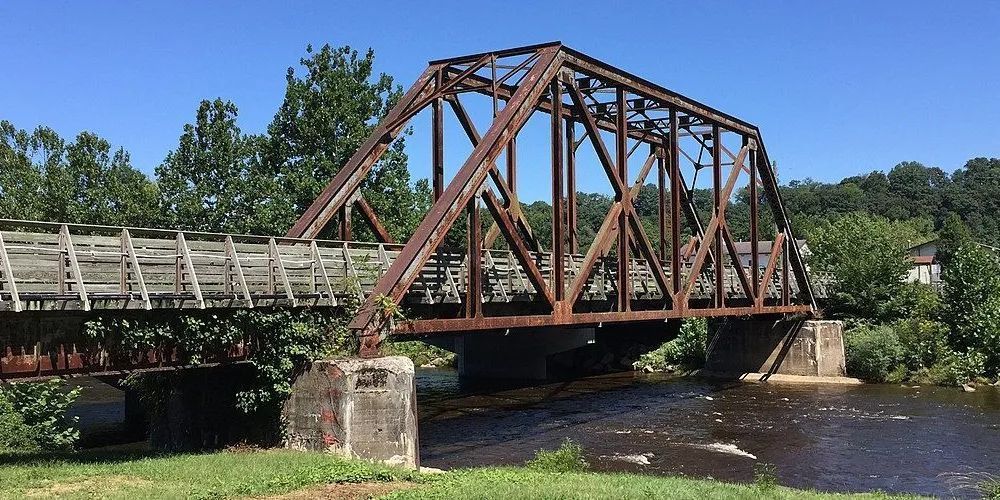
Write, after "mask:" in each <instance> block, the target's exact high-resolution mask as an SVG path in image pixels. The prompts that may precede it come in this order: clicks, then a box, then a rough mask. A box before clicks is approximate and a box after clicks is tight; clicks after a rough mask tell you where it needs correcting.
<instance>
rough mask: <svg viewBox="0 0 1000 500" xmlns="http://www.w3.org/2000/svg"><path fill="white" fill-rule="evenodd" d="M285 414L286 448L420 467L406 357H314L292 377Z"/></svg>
mask: <svg viewBox="0 0 1000 500" xmlns="http://www.w3.org/2000/svg"><path fill="white" fill-rule="evenodd" d="M283 414H284V417H285V420H286V422H287V427H286V432H287V438H286V446H287V447H290V448H296V449H304V450H325V451H332V452H334V453H338V454H341V455H343V456H346V457H352V458H362V459H367V460H377V461H380V462H386V463H391V464H395V465H405V466H407V467H412V468H417V467H419V466H420V457H419V448H418V443H417V397H416V386H415V382H414V371H413V362H412V361H410V359H409V358H406V357H402V356H392V357H385V358H376V359H336V360H326V361H316V362H314V363H312V365H311V366H310V367H309V368H308V369H307V370H306V371H305V372H303V373H302V374H300V375H299V376H298V377H297V378H296V380H295V382H294V383H293V385H292V395H291V397H290V398H289V399H288V401H287V402H286V403H285V407H284V411H283Z"/></svg>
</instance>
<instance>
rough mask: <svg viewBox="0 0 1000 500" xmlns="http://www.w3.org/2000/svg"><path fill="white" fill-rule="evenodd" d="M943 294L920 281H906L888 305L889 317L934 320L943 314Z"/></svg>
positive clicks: (887, 313) (887, 312)
mask: <svg viewBox="0 0 1000 500" xmlns="http://www.w3.org/2000/svg"><path fill="white" fill-rule="evenodd" d="M941 307H942V303H941V294H939V293H938V292H937V290H934V287H932V286H930V285H928V284H925V283H919V282H908V283H904V284H903V285H902V287H901V288H900V289H899V293H897V294H896V295H895V296H894V297H892V299H890V301H889V303H888V304H887V305H886V307H885V309H886V314H885V315H886V316H887V317H889V318H910V319H924V320H933V319H937V318H938V317H939V316H940V315H941Z"/></svg>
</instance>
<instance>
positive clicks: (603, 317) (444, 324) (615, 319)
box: [396, 305, 812, 336]
mask: <svg viewBox="0 0 1000 500" xmlns="http://www.w3.org/2000/svg"><path fill="white" fill-rule="evenodd" d="M811 311H812V309H811V307H810V306H808V305H787V306H784V305H774V306H770V305H767V306H759V307H758V306H748V307H727V308H725V309H719V308H699V309H684V310H680V309H650V310H632V311H627V312H619V311H611V312H569V313H566V314H538V315H530V316H485V317H482V318H475V319H466V318H457V319H426V320H415V321H411V322H406V323H401V324H400V325H399V326H398V328H397V330H396V332H397V333H398V334H400V335H420V336H431V335H437V334H442V333H449V332H473V331H488V330H500V331H505V330H508V329H511V328H538V327H545V326H565V325H580V326H584V325H588V326H597V325H602V324H603V325H608V324H614V323H634V322H638V321H662V320H666V319H675V318H691V317H709V318H711V317H722V316H730V317H733V316H751V315H768V314H773V315H779V314H798V313H809V312H811Z"/></svg>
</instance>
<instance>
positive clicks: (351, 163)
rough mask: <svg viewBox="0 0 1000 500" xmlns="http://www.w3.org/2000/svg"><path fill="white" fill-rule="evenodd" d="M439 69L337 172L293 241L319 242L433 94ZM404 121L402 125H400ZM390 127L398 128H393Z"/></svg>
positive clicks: (294, 229) (414, 89) (430, 72)
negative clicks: (418, 104) (415, 104)
mask: <svg viewBox="0 0 1000 500" xmlns="http://www.w3.org/2000/svg"><path fill="white" fill-rule="evenodd" d="M438 69H440V66H439V65H433V64H432V65H431V66H429V67H428V68H427V69H426V70H424V72H423V74H421V75H420V77H419V78H417V81H416V83H414V84H413V86H412V87H410V89H409V90H408V91H407V92H406V93H405V94H403V97H402V98H401V99H400V100H399V102H398V103H397V104H396V105H395V106H393V108H392V109H391V110H390V111H389V113H388V114H387V115H386V116H385V118H383V119H382V121H381V122H379V124H378V125H377V126H376V127H375V129H374V130H373V131H372V134H371V136H369V138H368V140H366V141H365V142H364V144H362V145H361V147H360V148H358V151H357V152H355V153H354V155H353V156H351V158H350V159H349V160H348V161H347V163H346V164H345V165H344V166H343V167H342V168H341V169H340V171H338V172H337V174H336V175H335V176H334V177H333V180H331V181H330V183H329V184H327V186H326V187H325V188H324V189H323V191H322V192H321V193H320V195H319V196H318V197H317V198H316V200H315V201H313V203H312V204H311V205H310V206H309V208H308V209H306V211H305V213H303V214H302V216H301V217H299V219H298V221H296V222H295V225H293V226H292V228H291V229H290V230H289V231H288V234H287V236H288V237H292V238H316V237H318V236H319V235H320V233H321V232H322V231H323V228H325V227H326V225H327V224H328V223H329V222H330V220H331V219H333V217H334V216H335V215H336V214H337V212H338V211H339V210H340V208H341V207H342V206H343V205H344V204H345V203H346V202H347V201H348V200H349V199H350V198H351V197H352V196H353V195H354V193H355V192H357V190H358V189H359V188H360V187H361V183H362V182H363V181H364V180H365V178H366V177H367V176H368V173H369V172H371V169H372V167H373V166H374V165H375V163H376V162H377V161H378V160H379V158H381V157H382V155H383V154H385V151H386V150H387V149H388V148H389V145H390V144H391V143H392V141H393V140H395V139H396V137H397V136H398V134H399V133H400V132H402V130H403V126H404V125H405V124H406V123H405V122H406V121H408V120H409V119H410V118H412V117H413V116H414V115H416V114H417V113H418V112H419V111H420V109H419V108H414V107H413V106H412V104H413V102H414V101H415V100H416V99H417V98H418V97H420V96H422V95H425V94H429V93H431V92H433V89H432V87H433V86H432V85H431V84H432V83H433V81H434V75H435V73H436V72H437V71H438ZM401 121H402V124H399V122H401ZM390 124H396V125H395V126H394V127H392V128H390V127H389V125H390Z"/></svg>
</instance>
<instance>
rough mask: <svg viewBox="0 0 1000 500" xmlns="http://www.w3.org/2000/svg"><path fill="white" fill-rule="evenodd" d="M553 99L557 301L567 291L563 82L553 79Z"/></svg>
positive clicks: (551, 93)
mask: <svg viewBox="0 0 1000 500" xmlns="http://www.w3.org/2000/svg"><path fill="white" fill-rule="evenodd" d="M549 94H550V98H551V100H552V114H551V115H550V116H551V139H550V140H551V145H552V153H551V154H552V262H551V265H552V289H553V292H554V298H555V300H556V302H562V300H563V294H564V293H565V292H566V288H565V285H564V283H563V281H564V280H565V277H566V276H565V269H564V266H563V263H564V260H563V256H564V252H563V227H564V226H563V156H562V154H563V146H562V140H563V130H562V123H563V119H562V83H560V82H559V79H558V78H556V79H553V80H552V83H550V84H549Z"/></svg>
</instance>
